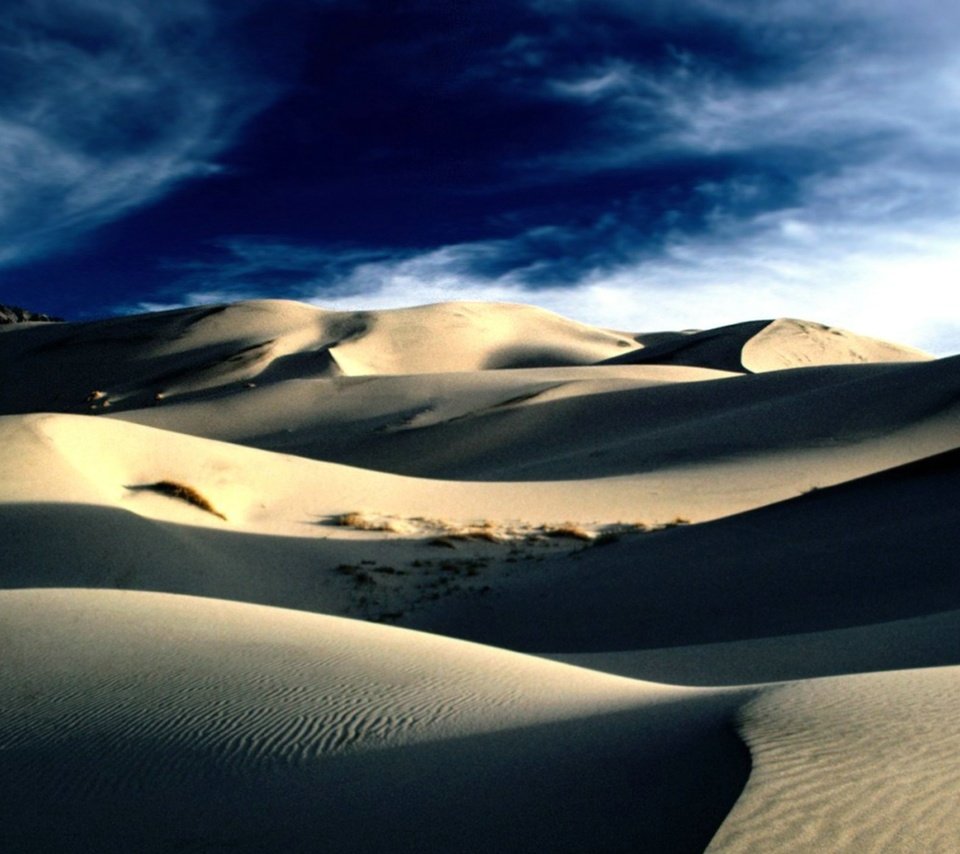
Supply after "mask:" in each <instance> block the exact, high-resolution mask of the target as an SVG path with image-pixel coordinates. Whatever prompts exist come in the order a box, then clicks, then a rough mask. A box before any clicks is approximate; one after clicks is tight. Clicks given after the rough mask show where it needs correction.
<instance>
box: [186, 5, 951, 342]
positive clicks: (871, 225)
mask: <svg viewBox="0 0 960 854" xmlns="http://www.w3.org/2000/svg"><path fill="white" fill-rule="evenodd" d="M528 6H529V8H533V9H534V10H535V11H537V12H538V13H539V16H540V17H539V18H538V19H537V22H536V26H534V25H531V26H530V27H529V28H527V29H523V30H522V31H520V30H518V31H517V32H511V33H510V35H509V37H508V38H507V37H505V38H504V40H503V41H502V42H500V43H499V45H498V46H497V47H495V48H493V49H488V48H487V47H485V48H484V50H483V51H481V52H480V53H479V54H477V55H476V56H473V59H474V60H475V62H473V63H472V64H469V67H467V68H463V69H460V73H461V74H462V79H460V81H459V82H460V85H462V86H464V87H468V86H474V87H479V88H480V89H481V90H482V91H483V93H484V94H485V96H488V97H489V98H490V99H491V102H494V101H495V100H496V98H497V97H501V98H506V97H507V96H506V95H505V94H504V93H505V92H506V91H507V90H509V93H510V96H509V97H510V98H514V99H516V98H522V99H523V103H524V105H526V104H528V103H529V104H534V105H535V104H536V102H537V101H539V102H541V104H547V105H549V107H550V109H551V110H553V109H554V108H557V109H559V110H560V111H561V112H560V114H556V113H554V112H550V113H549V115H550V116H551V117H552V118H551V121H552V122H554V123H553V124H551V129H559V130H560V131H561V132H559V133H557V134H552V133H551V134H546V133H540V134H539V135H534V138H533V142H532V143H531V144H530V145H518V146H516V147H510V146H508V147H506V148H504V149H503V151H506V152H510V154H511V157H512V158H513V159H511V158H506V159H505V161H504V162H505V164H506V165H505V167H504V170H503V174H501V173H499V172H498V173H497V174H498V175H499V177H500V179H501V181H502V184H503V185H508V184H509V182H510V181H511V180H515V181H516V183H517V186H520V187H529V186H536V187H537V188H538V190H539V188H541V187H542V188H547V189H546V190H544V193H543V195H542V196H537V195H536V193H532V194H531V196H530V197H531V198H533V199H534V201H533V202H531V203H530V206H529V207H528V208H524V207H523V204H524V202H523V201H522V200H521V201H517V202H516V205H517V208H516V209H515V210H512V209H510V208H509V206H508V203H506V202H505V203H504V204H505V205H507V206H505V207H503V208H502V209H501V210H500V211H499V214H500V219H499V222H500V225H499V226H498V227H497V229H496V230H495V233H496V234H498V235H499V236H498V237H497V238H496V239H489V238H483V237H482V235H480V236H478V237H476V238H475V239H460V240H457V241H453V240H451V241H448V242H447V243H446V244H445V245H436V244H430V243H429V242H425V243H424V244H423V245H422V246H421V247H420V248H419V249H411V248H409V244H407V245H406V246H405V248H403V249H398V248H396V247H391V246H389V245H382V244H379V243H377V242H376V241H375V240H374V241H369V243H370V244H371V246H370V247H366V246H364V247H363V248H361V249H359V250H358V249H355V248H354V249H349V250H345V249H343V248H342V247H336V246H321V247H312V246H305V245H304V244H303V242H302V241H301V242H299V243H295V242H293V241H285V240H284V239H283V238H282V237H278V236H273V237H271V238H270V239H260V240H256V239H252V238H249V237H248V238H243V239H241V238H232V239H230V240H225V241H222V242H221V244H220V251H221V255H220V257H219V258H218V259H215V260H213V261H210V262H207V263H205V264H203V265H196V264H194V265H192V266H190V267H189V268H184V267H183V266H181V267H180V268H179V269H176V270H174V271H173V274H174V275H175V276H176V277H177V281H175V282H174V284H173V290H172V292H171V296H170V297H169V299H170V301H171V302H175V301H176V300H177V299H182V300H186V301H190V300H194V301H196V300H200V299H202V298H203V296H204V295H206V296H210V295H218V296H221V297H226V298H236V297H239V296H244V295H249V296H252V295H265V294H272V295H277V296H289V297H293V298H297V299H306V300H309V301H312V302H316V303H317V304H320V305H325V306H328V307H337V308H347V307H349V308H355V307H388V306H399V305H407V304H411V303H415V302H420V303H423V302H432V301H439V300H448V299H494V300H509V301H522V302H536V303H538V304H541V305H544V306H546V307H548V308H552V309H553V310H556V311H558V312H560V313H563V314H567V315H569V316H573V317H576V318H579V319H581V320H585V321H589V322H594V323H599V324H602V325H607V326H617V327H621V328H622V327H626V328H632V329H635V330H637V331H641V330H653V329H658V328H689V327H706V326H714V325H719V324H722V323H728V322H735V321H737V320H743V319H748V318H762V317H775V316H797V317H806V318H809V319H813V320H821V321H824V322H828V323H833V324H837V325H841V326H847V327H850V328H853V329H856V330H860V331H863V332H865V333H867V334H876V335H880V336H886V337H888V338H891V339H893V340H898V341H902V342H904V343H908V344H914V345H916V346H920V347H924V348H927V349H931V350H933V351H935V352H938V353H946V352H957V351H960V305H958V304H957V301H956V300H955V299H952V298H951V295H952V294H953V292H954V291H955V289H956V285H955V278H956V271H957V270H958V269H960V248H958V244H957V241H956V239H955V235H956V234H958V233H960V113H958V111H957V110H956V108H955V107H956V103H957V98H958V95H960V59H958V54H957V51H956V37H957V34H958V33H960V7H956V6H955V4H951V3H949V2H947V0H918V2H917V3H916V4H911V5H910V6H909V7H906V6H904V5H903V4H902V3H899V2H895V0H876V2H871V3H867V2H864V0H830V2H827V0H770V2H767V3H763V4H758V3H755V2H747V0H687V2H684V3H679V4H661V3H651V4H644V3H635V2H631V0H590V2H585V1H584V0H566V1H565V2H559V0H557V1H556V2H555V0H550V2H547V0H535V2H533V0H532V2H530V3H529V4H528ZM397 73H398V74H401V75H402V73H403V70H402V68H401V69H399V70H398V72H397ZM518 93H519V94H518ZM478 103H479V102H478ZM509 103H511V104H513V103H514V102H513V101H510V102H509ZM568 109H569V110H570V112H569V113H565V112H563V111H564V110H568ZM351 115H352V114H351ZM510 115H513V114H512V113H511V114H510ZM557 115H564V116H567V117H568V118H569V121H565V122H555V121H554V120H555V119H556V116H557ZM437 121H438V122H442V121H443V116H442V115H439V116H438V117H437ZM571 127H572V128H574V130H573V131H570V132H569V133H563V132H562V131H564V130H565V129H566V130H569V129H570V128H571ZM512 128H513V125H509V126H507V125H504V126H500V127H499V128H492V129H491V132H496V131H497V130H499V131H501V132H502V133H503V134H505V135H506V137H507V138H508V139H509V138H510V134H509V130H510V129H512ZM581 130H582V132H580V131H581ZM430 132H431V134H432V133H433V126H432V125H431V127H430ZM473 138H474V135H473V134H471V135H470V139H473ZM417 139H419V138H417ZM533 143H536V144H533ZM432 150H433V149H431V151H432ZM484 150H485V149H484ZM471 151H472V149H471ZM478 151H479V154H483V151H480V150H479V149H478ZM497 151H498V152H499V151H500V149H499V148H498V149H497ZM488 153H489V152H488ZM441 154H442V152H438V156H440V155H441ZM478 156H479V155H478ZM458 162H459V161H458ZM471 162H472V161H471ZM451 174H457V175H459V172H457V171H456V170H453V172H452V173H451ZM621 178H623V181H621ZM577 182H579V184H578V183H577ZM621 185H622V186H621ZM471 186H472V185H471ZM447 189H448V191H449V192H450V194H451V197H452V196H453V194H454V190H455V188H454V187H448V188H447ZM485 189H487V188H485ZM508 190H509V187H508V188H507V189H506V190H505V189H504V188H503V186H500V185H498V190H497V191H498V192H502V193H503V198H505V199H506V198H508V197H509V198H514V197H513V196H510V193H509V192H508ZM565 194H566V195H565ZM521 195H522V194H521V193H520V192H519V191H518V193H517V194H516V198H517V199H520V198H521ZM524 198H525V197H524ZM511 203H512V202H511ZM509 222H515V223H516V226H515V233H513V234H507V233H506V231H507V228H506V227H504V226H503V223H509ZM488 233H489V232H488ZM360 242H362V239H361V241H360ZM410 242H411V243H412V242H413V241H410ZM176 294H180V295H181V296H177V295H176Z"/></svg>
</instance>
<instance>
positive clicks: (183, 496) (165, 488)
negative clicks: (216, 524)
mask: <svg viewBox="0 0 960 854" xmlns="http://www.w3.org/2000/svg"><path fill="white" fill-rule="evenodd" d="M135 488H137V489H146V490H149V491H150V492H156V493H159V494H160V495H166V496H168V497H170V498H177V499H179V500H180V501H185V502H186V503H187V504H192V505H193V506H194V507H197V508H199V509H200V510H203V511H205V512H206V513H211V514H213V515H214V516H218V517H219V518H221V519H223V520H224V521H226V519H227V517H226V516H224V515H223V513H221V512H220V511H219V510H217V509H216V508H215V507H214V506H213V505H212V504H211V503H210V502H209V501H208V500H207V499H206V498H204V496H203V495H201V494H200V493H199V492H197V490H195V489H194V488H193V487H192V486H187V485H186V484H185V483H178V482H177V481H175V480H158V481H157V482H156V483H148V484H145V485H143V486H140V487H135Z"/></svg>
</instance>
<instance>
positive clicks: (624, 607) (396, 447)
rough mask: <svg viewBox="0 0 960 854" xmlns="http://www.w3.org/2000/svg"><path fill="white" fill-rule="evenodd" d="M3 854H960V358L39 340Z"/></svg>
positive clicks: (488, 334) (14, 636)
mask: <svg viewBox="0 0 960 854" xmlns="http://www.w3.org/2000/svg"><path fill="white" fill-rule="evenodd" d="M0 447H2V449H3V450H2V453H3V461H4V476H3V478H2V480H0V530H2V532H3V537H2V540H0V542H2V561H0V565H2V571H0V640H2V642H3V645H4V650H5V651H4V663H5V666H4V667H3V668H0V751H2V753H0V755H2V756H3V757H4V761H3V762H2V763H0V786H2V788H3V790H4V792H5V795H4V798H2V799H0V850H3V851H16V852H20V851H23V852H26V851H57V852H59V851H65V850H88V851H194V850H197V851H199V850H237V851H250V852H253V851H305V852H306V851H317V850H328V851H337V852H378V851H385V850H389V851H410V852H428V851H429V852H438V854H439V852H460V851H463V852H493V851H497V852H504V851H514V852H528V851H546V852H593V851H597V852H599V851H638V850H639V851H654V852H660V851H663V852H685V851H703V850H704V849H705V848H708V847H709V850H711V851H724V852H726V851H738V852H739V851H742V852H748V851H790V852H794V851H807V852H822V851H851V852H874V851H876V852H881V851H883V852H888V851H898V852H915V851H920V850H922V851H950V850H953V848H954V847H955V843H956V840H957V839H958V838H960V819H958V818H957V817H956V815H955V813H956V811H955V810H953V809H952V803H953V796H952V793H955V792H956V791H957V786H958V783H957V780H956V769H955V767H954V766H955V762H953V761H952V757H953V756H954V755H955V754H956V751H957V749H958V747H960V714H958V713H957V712H956V710H957V709H960V575H958V574H957V572H956V571H955V570H956V568H957V557H956V555H957V554H958V548H960V539H958V537H960V535H958V531H960V516H958V513H960V511H958V509H957V508H958V507H960V493H958V484H960V476H958V475H960V456H958V454H960V356H954V357H951V358H943V359H933V358H931V357H930V356H927V355H926V354H923V353H921V352H919V351H916V350H913V349H911V348H908V347H902V346H899V345H895V344H891V343H887V342H883V341H878V340H876V339H872V338H868V337H865V336H862V335H858V334H854V333H852V332H848V331H845V330H839V329H834V328H831V327H828V326H824V325H822V324H818V323H813V322H807V321H800V320H793V319H780V320H758V321H749V322H745V323H741V324H736V325H733V326H726V327H722V328H718V329H713V330H704V331H700V332H689V331H684V332H663V331H658V332H629V333H628V332H622V331H614V330H606V329H599V328H593V327H590V326H586V325H584V324H581V323H577V322H574V321H571V320H567V319H565V318H562V317H559V316H557V315H555V314H552V313H550V312H546V311H544V310H542V309H538V308H534V307H531V306H523V305H508V304H484V303H445V304H441V305H433V306H421V307H417V308H410V309H400V310H393V311H370V312H332V311H324V310H322V309H317V308H313V307H311V306H307V305H303V304H299V303H294V302H286V301H275V300H263V301H252V302H241V303H236V304H233V305H219V306H205V307H199V308H192V309H183V310H177V311H172V312H159V313H154V314H145V315H139V316H131V317H118V318H111V319H107V320H101V321H94V322H86V323H57V324H53V323H48V322H39V323H10V324H6V325H3V326H2V327H0Z"/></svg>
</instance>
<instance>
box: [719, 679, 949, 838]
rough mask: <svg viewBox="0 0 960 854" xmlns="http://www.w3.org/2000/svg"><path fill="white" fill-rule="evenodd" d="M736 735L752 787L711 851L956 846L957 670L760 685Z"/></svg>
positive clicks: (731, 815)
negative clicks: (748, 759) (749, 765)
mask: <svg viewBox="0 0 960 854" xmlns="http://www.w3.org/2000/svg"><path fill="white" fill-rule="evenodd" d="M741 731H742V732H743V735H744V737H745V739H746V741H747V743H748V744H749V745H750V752H751V756H752V760H753V770H752V771H751V774H750V781H749V783H748V784H747V788H746V791H745V792H744V794H743V796H742V797H741V798H740V800H739V801H738V802H737V805H736V807H734V809H733V812H732V813H731V814H730V816H729V817H728V818H727V820H726V821H725V822H724V824H723V826H722V827H721V828H720V831H719V832H718V834H717V836H716V837H715V838H714V840H713V842H712V844H711V845H710V846H709V848H708V849H707V850H708V851H710V852H721V851H723V852H754V851H796V852H804V854H814V852H822V851H848V852H854V851H856V852H862V851H871V852H873V851H876V852H881V851H896V852H903V854H906V852H917V851H929V852H938V854H947V853H948V852H951V851H956V850H957V841H958V840H960V810H958V809H957V807H958V806H960V759H958V757H960V668H958V667H947V668H940V669H932V670H912V671H905V672H894V673H877V674H869V675H862V676H842V677H836V678H832V679H817V680H810V681H806V682H801V683H795V684H790V685H785V686H783V687H780V688H775V689H772V690H767V691H764V692H763V693H762V694H761V695H760V696H759V697H758V698H757V699H755V700H754V701H753V702H751V703H749V704H748V705H747V706H746V707H745V708H744V710H743V712H742V713H741Z"/></svg>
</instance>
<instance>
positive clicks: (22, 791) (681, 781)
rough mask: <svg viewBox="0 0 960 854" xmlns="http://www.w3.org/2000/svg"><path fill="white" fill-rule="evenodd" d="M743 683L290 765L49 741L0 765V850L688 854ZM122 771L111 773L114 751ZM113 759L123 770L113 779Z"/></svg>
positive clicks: (710, 811) (720, 797) (176, 748)
mask: <svg viewBox="0 0 960 854" xmlns="http://www.w3.org/2000/svg"><path fill="white" fill-rule="evenodd" d="M744 699H745V695H743V694H734V695H727V696H720V697H717V696H712V697H707V698H703V697H701V698H692V699H688V700H684V701H675V702H669V703H663V704H661V705H659V706H655V707H652V708H651V707H645V708H639V709H636V710H630V711H622V712H616V713H603V714H597V715H593V716H589V717H585V718H579V719H574V720H565V721H559V722H556V723H544V724H538V725H534V726H528V727H523V728H519V729H508V730H504V731H499V732H491V733H484V734H480V735H471V736H466V737H460V738H454V739H448V740H442V741H433V742H427V743H422V744H415V745H409V746H405V747H396V748H389V749H381V750H373V751H370V752H366V753H360V754H356V755H344V756H334V757H328V758H323V759H320V760H315V761H312V762H304V763H300V764H296V763H289V762H284V761H282V760H280V758H279V757H277V759H276V760H275V761H274V762H272V763H271V762H265V761H262V762H260V763H258V764H256V765H251V766H247V767H240V768H238V767H236V765H232V766H231V765H225V764H224V763H223V762H222V761H221V758H220V757H219V756H218V754H217V751H216V749H215V748H214V749H211V748H207V749H205V750H198V749H197V748H195V747H192V746H191V739H190V738H189V737H186V736H187V734H186V733H185V737H183V738H181V739H180V740H179V743H171V741H170V740H167V741H165V742H159V741H158V742H155V743H152V742H149V741H147V740H142V741H140V742H137V743H134V744H131V743H129V742H126V743H117V742H115V741H114V740H113V739H112V738H111V735H110V733H109V732H105V733H103V735H102V737H100V738H99V739H98V738H94V737H90V738H88V739H86V740H80V739H77V738H74V739H71V738H70V737H69V736H65V737H64V738H62V739H58V740H57V744H56V745H55V746H52V747H47V748H36V749H33V750H29V749H20V750H10V751H5V754H4V761H3V763H2V764H0V788H2V790H3V791H4V793H5V794H4V798H3V799H0V844H2V847H3V849H4V850H5V851H11V852H15V851H16V852H26V851H30V852H53V851H56V852H60V851H65V850H74V851H79V850H85V851H98V852H114V851H116V852H120V851H123V852H126V851H171V852H172V851H221V850H224V851H226V850H229V851H242V852H254V851H256V852H273V851H284V852H317V851H331V852H333V851H335V852H337V854H379V852H383V851H390V852H397V854H406V852H409V853H410V854H451V852H463V854H473V852H476V854H480V852H484V854H486V852H489V854H528V852H550V854H566V853H567V852H568V854H583V852H591V854H605V852H610V854H613V852H637V851H644V852H664V854H667V852H669V854H684V852H691V854H693V852H700V851H702V850H703V849H704V848H705V847H706V845H707V844H708V843H709V841H710V839H711V838H712V836H713V835H714V833H715V832H716V830H717V829H718V827H719V826H720V824H721V823H722V821H723V820H724V818H725V817H726V815H727V814H728V813H729V811H730V809H731V808H732V806H733V804H734V802H735V801H736V799H737V797H738V796H739V795H740V793H741V791H742V790H743V787H744V785H745V784H746V781H747V778H748V776H749V772H750V758H749V754H748V752H747V750H746V748H745V747H744V745H743V743H742V742H741V741H740V739H739V738H738V737H737V735H736V734H735V732H734V728H733V725H732V723H731V721H732V719H733V717H734V715H735V711H736V708H737V707H738V706H739V705H740V704H742V702H743V701H744ZM131 756H134V757H136V759H137V761H136V767H134V768H129V769H126V765H127V764H128V763H129V757H131ZM118 768H124V769H126V770H124V774H123V779H122V780H119V779H116V772H117V769H118Z"/></svg>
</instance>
